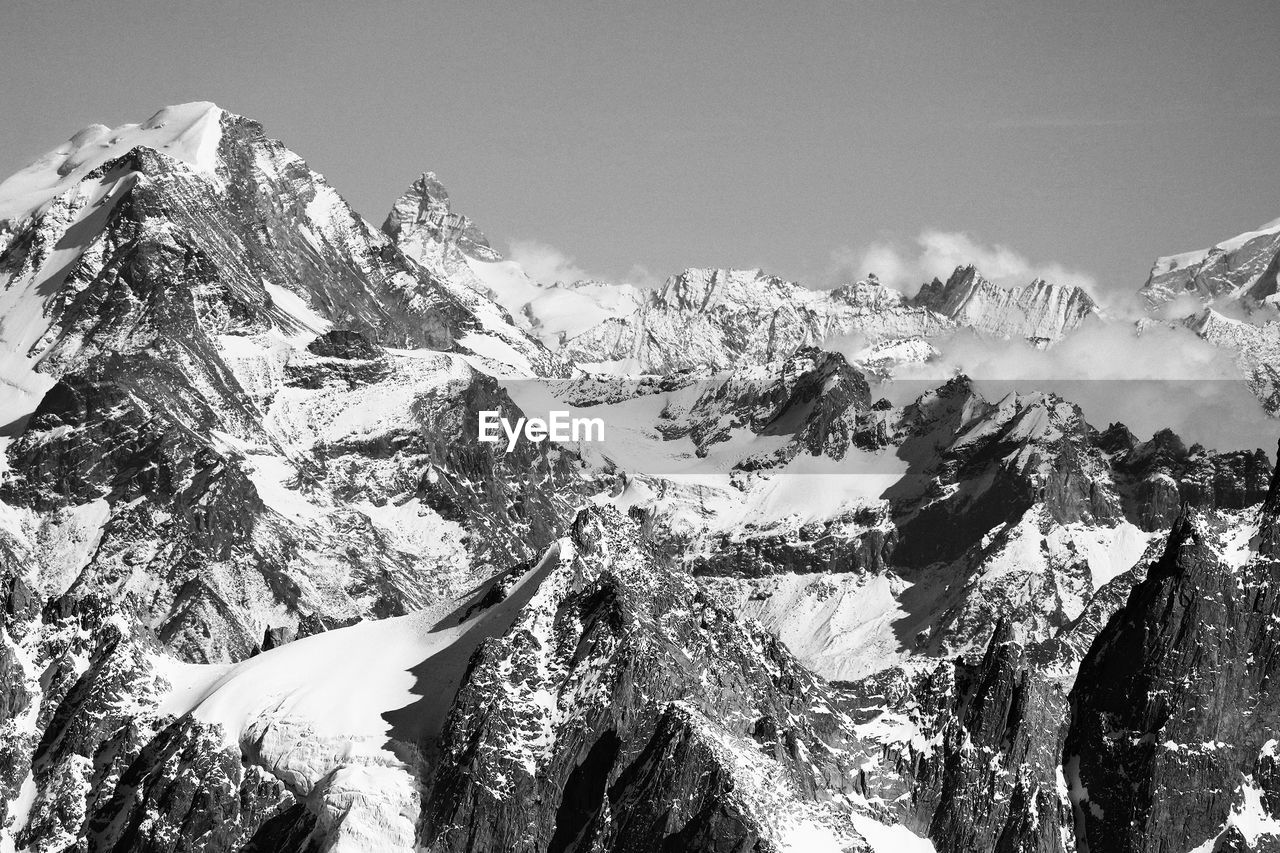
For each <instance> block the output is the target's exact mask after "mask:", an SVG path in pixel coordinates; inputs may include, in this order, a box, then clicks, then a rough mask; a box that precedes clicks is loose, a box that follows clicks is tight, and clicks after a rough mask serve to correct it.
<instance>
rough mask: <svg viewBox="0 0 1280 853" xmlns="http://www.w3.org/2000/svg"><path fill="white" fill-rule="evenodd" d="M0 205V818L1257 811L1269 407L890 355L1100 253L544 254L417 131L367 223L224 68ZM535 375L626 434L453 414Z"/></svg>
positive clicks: (573, 818) (245, 837) (28, 826)
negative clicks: (838, 348)
mask: <svg viewBox="0 0 1280 853" xmlns="http://www.w3.org/2000/svg"><path fill="white" fill-rule="evenodd" d="M0 217H3V220H4V225H3V233H4V239H3V250H2V251H0V308H2V310H3V314H2V315H0V316H2V317H3V323H0V378H2V379H3V384H2V385H0V436H2V437H0V452H2V456H0V459H2V461H0V611H2V612H3V622H2V624H0V627H2V628H3V630H0V755H2V756H3V760H0V803H2V804H3V811H2V812H0V850H35V851H52V850H64V849H83V850H119V851H135V850H146V851H166V853H167V852H168V851H179V850H184V851H185V850H200V851H210V853H213V851H233V850H241V851H252V850H277V851H300V853H301V851H310V850H326V851H328V850H333V851H365V850H429V851H491V850H510V851H530V853H532V851H555V853H568V851H587V850H593V851H618V852H619V853H627V852H628V851H637V853H638V852H639V851H652V850H689V851H726V850H754V851H760V853H774V851H778V853H782V851H797V853H799V851H804V853H808V851H858V853H862V851H874V853H896V851H902V850H905V851H913V850H914V851H939V852H940V853H961V851H973V850H1011V851H1012V850H1025V851H1030V850H1036V851H1062V853H1067V851H1082V850H1086V849H1087V850H1090V851H1095V853H1096V851H1108V850H1153V851H1154V850H1171V849H1187V850H1191V849H1200V850H1204V851H1210V850H1214V851H1225V850H1250V849H1267V848H1268V845H1274V844H1275V843H1276V842H1277V840H1278V839H1280V829H1277V827H1280V822H1278V821H1280V807H1277V806H1276V803H1277V802H1280V776H1277V775H1276V774H1275V772H1274V769H1275V768H1274V766H1273V765H1274V758H1275V743H1276V741H1275V734H1274V732H1275V729H1276V727H1277V726H1278V725H1280V721H1278V719H1280V718H1277V711H1276V704H1275V702H1274V697H1272V695H1271V693H1272V690H1271V680H1270V678H1269V675H1268V672H1269V670H1268V667H1269V666H1270V661H1271V660H1272V659H1273V658H1274V657H1275V655H1274V654H1273V649H1272V648H1271V644H1272V633H1273V632H1272V630H1271V629H1272V628H1273V627H1274V626H1273V624H1272V623H1273V622H1274V621H1275V617H1274V613H1273V611H1274V610H1275V607H1274V606H1273V604H1274V602H1273V601H1272V598H1273V596H1271V595H1270V592H1269V591H1268V590H1270V589H1271V588H1272V587H1273V586H1274V583H1273V581H1274V579H1273V578H1272V577H1271V576H1272V575H1274V574H1275V573H1276V572H1277V571H1278V570H1280V569H1278V568H1277V567H1280V552H1278V551H1277V549H1278V548H1280V546H1277V545H1276V542H1277V541H1280V533H1277V531H1278V530H1280V475H1277V474H1276V473H1275V472H1274V471H1273V467H1272V464H1271V461H1270V460H1269V459H1268V457H1267V455H1266V454H1265V453H1264V452H1262V451H1261V450H1258V451H1250V452H1242V451H1233V452H1226V453H1218V452H1215V451H1213V450H1211V449H1208V448H1205V447H1202V446H1200V445H1193V446H1190V447H1188V446H1187V445H1186V444H1185V443H1184V442H1183V441H1182V440H1181V439H1179V438H1178V436H1176V435H1174V434H1173V433H1172V432H1170V431H1168V430H1164V431H1161V432H1158V433H1156V434H1155V435H1154V436H1152V437H1150V438H1149V439H1147V440H1140V439H1139V438H1138V437H1136V436H1134V435H1133V434H1132V433H1131V432H1130V431H1129V430H1128V429H1127V428H1125V427H1124V426H1123V425H1120V424H1112V425H1110V426H1108V427H1106V428H1105V429H1099V428H1097V427H1100V426H1101V425H1091V424H1089V423H1087V422H1086V419H1085V417H1084V414H1083V413H1082V411H1081V409H1080V408H1079V407H1078V406H1077V405H1075V404H1074V403H1072V402H1071V401H1069V400H1065V399H1063V398H1061V397H1059V396H1057V395H1054V394H1051V393H1048V392H1036V393H1023V394H1010V395H1008V396H1005V397H1003V398H1000V399H987V398H985V397H984V396H983V395H982V394H981V393H979V391H978V390H977V388H976V387H975V385H974V383H973V382H971V381H970V380H969V379H968V378H967V377H963V376H957V377H953V378H951V379H950V380H949V381H946V382H943V383H941V384H940V385H938V386H937V387H930V388H922V389H921V391H920V393H918V394H915V395H914V396H913V398H912V399H909V400H906V401H903V400H900V399H896V397H895V395H891V394H889V393H888V392H889V391H890V390H893V389H894V388H895V387H898V386H893V385H892V383H886V382H885V381H884V380H885V376H886V375H887V374H891V373H892V366H893V365H894V364H896V363H900V362H903V361H912V360H923V359H927V358H930V357H932V356H934V355H936V353H937V351H938V350H937V347H938V346H942V345H943V344H944V343H945V341H946V340H947V339H948V338H949V336H951V335H954V334H956V333H957V331H959V330H970V331H972V332H973V333H975V334H976V335H978V336H982V337H986V338H990V339H997V340H1008V341H1011V342H1012V343H1011V346H1015V347H1016V346H1025V347H1026V351H1027V352H1028V353H1031V352H1033V351H1034V350H1036V349H1042V348H1046V347H1052V346H1054V345H1055V344H1057V343H1058V342H1060V341H1061V340H1062V339H1063V338H1064V337H1066V336H1069V335H1070V334H1071V333H1072V332H1073V330H1075V329H1077V328H1078V327H1079V326H1080V325H1081V324H1082V323H1084V322H1086V321H1090V318H1094V317H1098V316H1099V315H1100V309H1099V307H1098V306H1097V305H1096V304H1095V303H1094V301H1093V300H1092V299H1091V298H1090V297H1089V296H1088V294H1086V293H1084V292H1083V291H1081V290H1078V289H1075V288H1066V287H1061V286H1057V285H1053V284H1050V283H1046V282H1042V281H1036V282H1032V283H1030V284H1028V285H1027V286H1025V287H1021V288H1012V289H1005V288H1001V287H997V286H996V285H993V284H991V283H990V282H988V281H986V280H985V279H983V278H982V276H981V275H980V273H979V272H978V271H977V270H976V269H974V268H973V267H961V268H959V269H957V270H956V272H955V273H954V274H953V275H952V276H950V277H949V279H948V280H947V281H946V282H942V281H939V280H935V281H933V282H930V283H928V284H926V285H925V286H924V287H923V288H922V289H921V290H920V292H919V293H918V294H917V295H915V296H913V297H908V296H906V295H904V294H903V293H901V292H899V291H896V290H894V289H892V288H888V287H885V286H884V285H882V284H880V283H879V282H878V281H876V280H875V279H874V277H871V278H869V279H868V280H866V281H862V282H858V283H855V284H850V285H846V286H843V287H839V288H835V289H833V290H828V291H818V290H812V289H808V288H805V287H803V286H801V285H799V284H796V283H793V282H788V281H785V280H783V279H780V278H777V277H774V276H769V275H767V274H765V273H763V272H761V271H758V270H748V271H743V270H695V269H690V270H686V271H685V272H683V273H680V274H678V275H676V276H673V277H672V278H670V279H669V280H668V281H667V282H666V284H665V285H663V286H662V287H660V288H657V289H643V288H637V287H631V286H626V285H612V284H608V283H600V282H576V283H563V282H559V283H555V282H553V283H546V282H535V281H533V280H532V279H531V278H530V277H529V276H528V275H526V274H525V272H524V271H523V270H521V269H520V268H519V266H518V265H517V264H515V263H513V262H511V261H508V260H504V259H502V257H501V256H500V255H499V254H498V253H497V252H496V251H495V250H494V249H493V247H492V246H491V245H490V244H489V241H488V239H487V238H486V237H485V236H484V234H483V233H482V231H481V230H480V229H479V227H478V226H477V225H476V224H475V223H474V222H472V221H471V220H469V219H468V218H466V217H465V216H462V215H460V214H457V213H455V212H454V211H453V210H452V207H451V203H450V200H449V197H448V194H447V193H446V192H445V190H444V188H443V187H442V186H441V185H440V182H439V181H438V180H437V179H436V177H435V176H434V175H433V174H430V173H427V174H424V175H423V176H421V177H420V178H419V179H418V180H416V181H415V182H414V183H413V184H412V185H411V186H410V188H409V189H408V191H407V192H406V193H405V194H404V195H403V196H402V197H401V198H400V199H399V200H398V201H397V202H396V203H395V205H394V206H393V208H392V211H391V213H390V215H389V216H388V217H387V219H386V221H385V223H384V224H383V226H382V229H381V230H377V229H375V228H373V227H372V226H370V225H369V224H368V223H367V222H366V221H365V220H364V219H362V218H361V217H360V216H358V215H357V214H355V213H354V212H353V211H352V210H351V209H350V207H348V206H347V205H346V203H345V202H344V201H343V200H342V199H341V197H340V196H339V195H338V194H337V193H336V191H335V190H334V189H332V188H331V187H330V186H329V185H328V184H327V183H326V182H325V181H324V179H323V178H322V177H320V176H319V175H317V174H315V173H314V172H312V171H311V170H310V169H309V168H308V167H307V166H306V164H305V162H304V161H303V160H302V159H301V158H299V157H298V156H297V155H296V154H294V153H292V152H291V151H289V150H288V149H287V148H285V147H284V146H283V145H282V144H281V143H279V142H276V141H274V140H271V139H269V138H267V137H266V136H265V135H264V133H263V130H262V128H261V127H260V126H259V125H258V124H256V123H255V122H253V121H250V120H248V119H245V118H242V117H239V116H235V115H232V114H230V113H227V112H225V111H223V110H221V109H219V108H217V107H215V106H213V105H212V104H189V105H183V106H178V107H171V108H167V109H165V110H162V111H161V112H159V113H157V114H156V115H155V116H153V117H152V118H151V119H150V120H148V121H147V122H145V123H143V124H141V125H125V126H123V127H121V128H116V129H115V130H108V129H106V128H105V127H102V126H98V125H95V126H92V127H91V128H88V129H86V130H85V131H82V132H81V133H79V134H77V135H76V136H74V137H73V138H72V139H71V140H70V141H69V142H68V143H66V144H65V145H63V146H60V147H59V148H57V149H55V150H54V151H52V152H51V153H50V154H49V155H46V156H45V157H44V158H41V159H40V160H39V161H37V162H36V163H35V164H33V165H32V166H31V167H29V168H28V169H26V170H24V171H22V172H20V173H19V174H18V175H16V176H15V177H14V178H11V179H10V180H8V181H6V182H5V183H4V184H2V185H0ZM1258 239H1262V238H1258V237H1255V238H1250V240H1246V241H1244V242H1243V243H1240V245H1239V246H1234V244H1231V245H1232V246H1234V248H1223V247H1219V250H1220V253H1221V254H1222V256H1223V257H1225V256H1226V255H1229V254H1230V253H1232V252H1237V253H1238V252H1242V251H1244V250H1245V247H1246V246H1249V245H1252V243H1253V242H1256V241H1257V240H1258ZM1219 250H1213V251H1211V252H1209V253H1208V254H1206V255H1205V256H1204V258H1202V259H1200V260H1198V261H1196V262H1195V263H1196V264H1201V265H1203V264H1209V263H1211V262H1213V263H1217V262H1216V261H1214V260H1213V258H1214V257H1215V256H1214V251H1219ZM1255 250H1256V251H1262V250H1261V249H1257V247H1256V246H1255V247H1254V248H1253V249H1249V250H1248V251H1249V252H1254V251H1255ZM1250 257H1253V256H1252V255H1251V256H1250ZM1238 260H1239V259H1238ZM1180 263H1181V268H1186V267H1188V265H1189V264H1191V261H1189V260H1184V261H1182V262H1180ZM1244 263H1245V262H1244V261H1243V260H1240V264H1237V261H1236V260H1230V261H1226V262H1224V264H1225V266H1224V268H1228V267H1229V268H1230V269H1232V270H1234V269H1236V267H1237V266H1243V265H1244ZM1248 263H1249V264H1253V266H1257V265H1258V263H1260V261H1258V262H1257V263H1255V262H1254V261H1248ZM1263 266H1264V267H1265V264H1264V265H1263ZM1206 269H1207V267H1206ZM1172 272H1173V268H1172V267H1169V269H1167V270H1165V271H1164V272H1162V273H1161V276H1164V278H1162V279H1161V281H1162V284H1160V287H1163V288H1166V289H1168V290H1169V292H1171V293H1172V292H1173V291H1174V290H1178V291H1182V290H1187V291H1190V290H1192V289H1194V290H1196V292H1198V293H1199V292H1201V284H1198V283H1195V282H1209V281H1210V279H1211V278H1212V276H1208V277H1201V278H1197V277H1196V276H1192V277H1191V278H1187V279H1185V283H1181V284H1175V283H1173V282H1174V279H1173V278H1169V277H1168V276H1169V275H1171V274H1172ZM1197 275H1199V273H1197ZM1153 280H1154V277H1153ZM1260 280H1261V279H1258V278H1256V277H1255V278H1254V279H1252V280H1250V281H1249V282H1244V281H1243V280H1242V281H1241V282H1239V283H1237V284H1233V285H1231V287H1230V288H1228V287H1227V286H1226V285H1222V286H1219V283H1212V284H1204V285H1203V286H1204V287H1205V288H1208V290H1204V291H1203V292H1205V293H1208V292H1210V291H1212V290H1213V288H1217V290H1216V291H1213V292H1214V293H1216V294H1217V295H1219V296H1220V295H1222V294H1225V293H1228V292H1229V293H1230V294H1235V295H1236V296H1235V297H1233V298H1237V297H1238V298H1240V299H1243V298H1244V297H1243V296H1239V294H1241V293H1254V294H1256V293H1260V292H1261V291H1259V290H1258V281H1260ZM1178 281H1180V282H1181V281H1183V279H1178ZM1213 282H1218V279H1213ZM1242 288H1243V290H1242ZM1148 290H1151V287H1150V285H1149V287H1148ZM1250 298H1252V297H1250ZM1261 301H1262V302H1265V299H1263V300H1261ZM1090 322H1091V321H1090ZM1197 322H1199V323H1200V326H1199V327H1197V331H1199V332H1200V333H1201V334H1202V335H1203V336H1205V337H1206V338H1208V339H1210V340H1214V339H1215V336H1216V337H1217V339H1220V340H1223V341H1226V340H1228V339H1230V340H1233V341H1242V343H1239V344H1238V347H1239V348H1240V350H1241V351H1242V352H1246V351H1247V352H1249V353H1251V354H1250V356H1249V357H1250V358H1251V359H1253V362H1252V363H1256V364H1257V365H1258V369H1261V367H1262V365H1264V364H1265V363H1267V359H1268V356H1267V355H1266V352H1265V348H1264V345H1263V344H1256V345H1255V344H1251V343H1249V342H1248V340H1246V338H1247V336H1248V330H1256V329H1259V328H1265V327H1258V326H1256V325H1254V324H1252V323H1250V322H1247V321H1246V320H1243V319H1228V318H1227V317H1226V316H1224V315H1222V314H1218V313H1213V314H1212V315H1211V316H1210V315H1204V316H1203V317H1200V319H1199V320H1198V321H1197ZM1232 324H1238V325H1232ZM836 340H856V341H857V342H858V345H857V346H856V347H845V349H847V350H850V351H853V350H857V352H856V353H855V355H854V356H852V357H846V356H845V355H842V354H840V353H839V352H834V351H832V350H831V348H832V345H833V342H834V341H836ZM1251 346H1254V347H1255V349H1252V350H1250V349H1249V347H1251ZM891 397H893V398H894V399H891ZM554 409H559V410H564V411H566V412H569V413H570V414H572V415H574V416H582V417H590V418H598V419H599V420H600V421H601V422H602V423H604V424H605V425H606V433H605V435H604V436H603V437H601V438H600V439H599V440H592V441H587V440H583V441H577V440H574V441H563V442H553V441H543V442H532V441H527V440H521V441H518V442H516V443H515V444H514V446H513V447H512V448H511V449H510V450H509V451H507V449H506V447H505V446H504V445H501V444H492V443H487V442H484V441H481V440H480V438H479V433H478V426H479V423H480V418H481V413H482V412H498V413H500V414H501V415H503V416H504V417H506V418H507V419H509V420H512V421H514V420H516V419H518V418H520V417H523V416H532V415H538V414H542V413H545V412H547V411H549V410H554ZM1266 440H1267V441H1268V442H1269V441H1270V437H1266ZM1135 780H1137V781H1138V784H1135Z"/></svg>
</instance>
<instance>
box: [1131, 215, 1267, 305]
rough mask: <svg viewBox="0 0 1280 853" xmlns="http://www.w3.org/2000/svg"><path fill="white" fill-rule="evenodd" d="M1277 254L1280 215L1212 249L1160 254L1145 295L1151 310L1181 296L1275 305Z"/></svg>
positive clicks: (1210, 301) (1206, 302) (1205, 302)
mask: <svg viewBox="0 0 1280 853" xmlns="http://www.w3.org/2000/svg"><path fill="white" fill-rule="evenodd" d="M1277 257H1280V219H1277V220H1275V221H1274V222H1268V223H1267V224H1266V225H1263V226H1262V227H1261V228H1258V229H1255V230H1253V231H1248V232H1246V233H1244V234H1240V235H1237V236H1235V237H1232V238H1231V239H1229V240H1223V241H1222V242H1221V243H1218V244H1216V245H1215V246H1213V247H1212V248H1209V249H1203V250H1200V251H1195V252H1184V253H1182V254H1178V255H1169V256H1168V257H1163V258H1157V259H1156V262H1155V264H1154V265H1152V267H1151V274H1150V276H1149V277H1148V278H1147V283H1146V284H1145V285H1144V286H1143V288H1142V296H1143V297H1144V298H1145V299H1146V301H1147V304H1148V305H1149V306H1151V307H1152V308H1159V307H1160V306H1163V305H1165V304H1166V303H1168V302H1171V301H1173V300H1175V299H1177V298H1178V297H1182V296H1189V297H1192V298H1193V299H1194V300H1195V301H1197V302H1200V303H1203V304H1209V303H1214V302H1220V301H1221V302H1238V303H1243V304H1244V305H1245V307H1246V308H1250V309H1252V308H1254V307H1256V306H1259V305H1261V304H1263V303H1267V304H1272V307H1274V302H1275V297H1276V294H1277V291H1276V274H1277ZM1187 313H1189V312H1187Z"/></svg>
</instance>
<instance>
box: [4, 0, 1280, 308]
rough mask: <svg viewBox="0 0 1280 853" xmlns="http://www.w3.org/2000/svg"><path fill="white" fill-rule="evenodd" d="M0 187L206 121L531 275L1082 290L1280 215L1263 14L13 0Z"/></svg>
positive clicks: (1199, 7) (1142, 271) (881, 3)
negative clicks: (116, 144)
mask: <svg viewBox="0 0 1280 853" xmlns="http://www.w3.org/2000/svg"><path fill="white" fill-rule="evenodd" d="M0 75H2V76H0V79H3V80H4V85H3V86H2V87H0V108H2V113H0V114H3V116H4V121H3V122H0V172H3V173H4V174H8V173H11V172H13V171H15V170H16V169H18V168H20V167H21V166H22V165H24V164H25V163H26V162H28V161H30V160H31V159H33V158H34V157H36V156H37V155H39V154H40V153H42V152H43V151H45V150H47V149H49V148H52V147H53V146H55V145H57V144H58V143H59V142H61V141H62V140H64V139H66V138H67V137H68V136H70V135H71V134H72V133H73V132H74V131H75V130H77V129H78V128H80V127H82V126H83V125H85V124H88V123H90V122H102V123H104V124H109V125H112V126H114V125H118V124H121V123H124V122H129V121H142V120H144V119H146V118H147V117H148V116H149V115H150V114H151V113H152V112H154V111H155V110H156V109H158V108H159V107H161V106H163V105H166V104H172V103H180V102H184V101H191V100H213V101H216V102H217V103H218V104H220V105H221V106H223V107H224V108H226V109H228V110H231V111H232V112H236V113H240V114H242V115H246V116H249V117H252V118H254V119H257V120H258V121H260V122H261V123H262V124H263V125H264V126H265V127H266V129H267V132H268V133H269V134H270V135H271V136H274V137H276V138H278V139H280V140H282V141H284V142H285V143H286V144H287V145H288V146H289V147H290V148H292V149H293V150H295V151H297V152H298V153H299V154H301V155H302V156H303V157H305V158H306V159H307V161H308V162H309V164H310V165H311V166H312V168H314V169H316V170H317V171H319V172H321V173H323V174H324V175H325V176H326V177H327V178H328V179H329V181H330V182H331V183H332V184H333V185H334V186H335V187H336V188H337V189H338V190H339V192H341V193H342V194H343V195H344V196H345V197H346V198H347V199H348V201H350V202H351V203H352V204H353V205H354V206H355V208H356V209H357V210H358V211H360V212H361V213H362V214H363V215H364V216H365V217H366V218H368V219H370V220H371V221H374V222H377V223H380V222H381V221H382V219H383V217H384V216H385V213H386V211H387V210H388V209H389V208H390V206H391V204H392V202H393V201H394V200H395V198H396V196H397V195H398V194H399V193H400V192H401V191H402V189H403V188H404V187H405V186H407V185H408V184H409V182H410V181H411V180H412V179H413V178H414V177H416V176H417V174H419V173H420V172H422V171H424V170H433V171H435V172H436V173H437V174H438V175H439V177H440V179H441V181H442V182H443V183H444V184H445V186H447V187H448V188H449V190H450V193H451V195H452V197H453V200H454V205H455V210H457V211H459V212H463V213H466V214H467V215H469V216H471V217H472V218H473V219H475V220H476V222H477V223H478V224H479V225H480V227H481V228H482V229H483V230H484V231H485V232H486V233H487V234H488V235H489V237H490V239H491V241H492V242H493V243H494V244H495V246H497V247H498V248H499V249H502V250H507V251H510V250H511V249H512V248H514V250H515V255H516V256H517V257H518V258H519V259H521V260H524V261H526V262H527V263H529V264H530V265H532V266H538V267H539V268H546V269H547V270H548V273H547V274H548V275H555V274H556V273H557V272H567V273H569V274H576V273H582V274H586V275H590V276H593V277H599V278H605V279H612V280H623V279H626V280H636V281H648V280H656V279H660V278H663V277H665V276H667V275H669V274H672V273H675V272H678V271H679V270H681V269H684V268H685V267H689V266H730V267H763V268H764V269H766V270H767V271H769V272H773V273H776V274H779V275H783V276H786V277H789V278H793V279H799V280H802V281H804V282H805V283H808V284H811V285H824V284H832V283H836V282H838V281H840V280H843V279H847V278H849V277H852V276H856V275H858V274H860V273H863V272H866V271H868V270H873V271H876V272H878V273H880V274H881V276H882V277H883V278H886V279H888V280H890V281H892V282H893V283H897V284H901V285H903V286H906V287H908V288H909V287H911V286H913V285H918V284H919V281H918V280H917V279H920V278H921V277H922V276H926V275H930V274H933V272H934V271H935V270H936V269H940V268H943V267H945V265H946V264H951V263H953V262H961V261H963V260H964V259H966V258H967V259H970V260H974V261H977V262H978V263H979V265H980V267H983V268H993V269H995V270H996V271H997V272H996V277H997V278H1004V279H1007V280H1009V281H1013V280H1016V279H1018V278H1021V277H1030V276H1032V275H1036V274H1045V275H1047V276H1048V277H1051V278H1056V279H1059V280H1066V281H1070V282H1074V283H1080V284H1083V285H1085V286H1089V287H1091V288H1093V289H1094V290H1095V292H1097V293H1099V294H1101V295H1102V296H1103V297H1104V298H1110V297H1112V296H1114V298H1117V299H1118V298H1121V296H1122V295H1127V294H1130V293H1131V292H1132V291H1134V290H1135V289H1136V288H1138V287H1140V286H1141V285H1142V283H1143V281H1144V280H1145V279H1146V275H1147V272H1148V270H1149V268H1150V265H1151V262H1152V260H1153V259H1154V258H1155V257H1157V256H1159V255H1161V254H1171V253H1175V252H1180V251H1186V250H1190V249H1196V248H1202V247H1205V246H1207V245H1210V244H1212V243H1214V242H1217V241H1218V240H1220V239H1223V238H1226V237H1229V236H1232V235H1234V234H1237V233H1239V232H1242V231H1246V230H1250V229H1251V228H1253V227H1256V226H1257V225H1259V224H1261V223H1264V222H1267V221H1270V220H1272V219H1275V218H1276V217H1280V167H1277V161H1276V154H1277V142H1278V141H1280V4H1278V3H1275V2H1274V0H1258V2H1254V0H1222V2H1212V3H1210V2H1204V3H1186V2H1179V0H1160V2H1155V1H1154V0H1152V2H1147V0H1129V1H1128V2H1126V0H1119V1H1118V2H1117V0H1109V2H1053V3H1048V2H1044V3H1041V2H1030V0H1022V1H1021V2H973V3H956V2H924V0H865V2H861V1H858V2H810V3H754V2H746V0H737V1H736V2H689V3H685V4H675V3H656V2H655V3H638V2H632V3H621V2H592V3H555V2H536V3H521V4H515V3H510V4H494V3H487V2H469V3H427V2H392V0H361V2H356V0H342V2H336V0H315V2H295V0H273V2H269V3H261V2H258V0H253V2H249V1H248V0H201V2H199V3H174V2H172V0H94V2H89V0H5V4H4V26H3V27H0Z"/></svg>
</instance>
